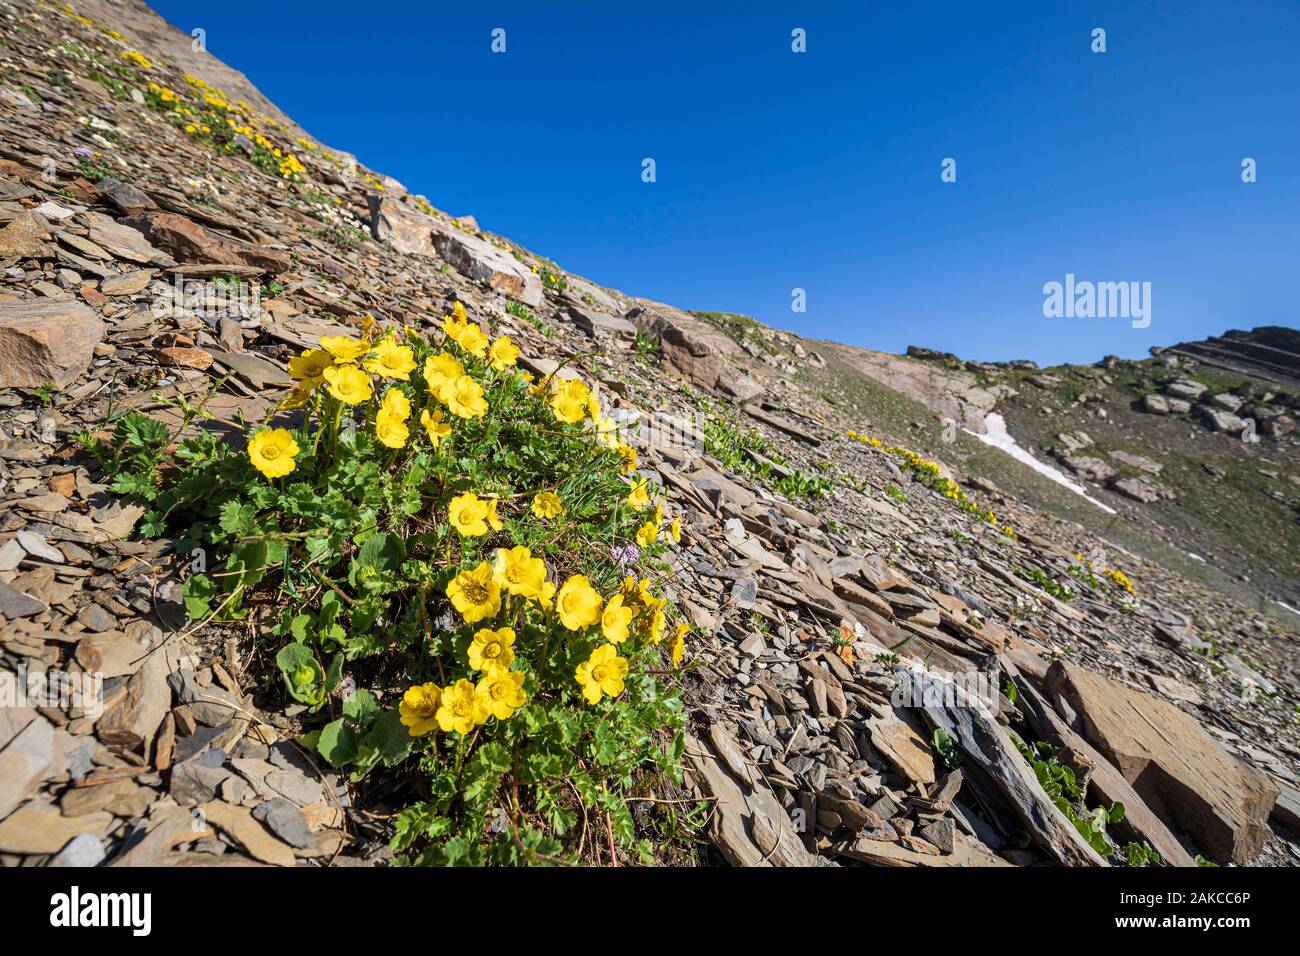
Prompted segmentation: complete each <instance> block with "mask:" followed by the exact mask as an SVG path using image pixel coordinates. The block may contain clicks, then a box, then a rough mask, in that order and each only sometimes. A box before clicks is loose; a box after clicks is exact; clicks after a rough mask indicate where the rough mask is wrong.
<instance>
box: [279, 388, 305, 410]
mask: <svg viewBox="0 0 1300 956" xmlns="http://www.w3.org/2000/svg"><path fill="white" fill-rule="evenodd" d="M310 398H311V388H309V387H308V386H305V385H300V386H298V387H297V388H295V389H294V390H293V391H292V392H290V393H289V394H288V395H286V396H285V397H284V398H282V399H280V404H278V405H276V406H275V407H276V408H278V409H279V410H281V411H292V410H293V409H295V408H305V407H306V405H307V402H308V400H309V399H310Z"/></svg>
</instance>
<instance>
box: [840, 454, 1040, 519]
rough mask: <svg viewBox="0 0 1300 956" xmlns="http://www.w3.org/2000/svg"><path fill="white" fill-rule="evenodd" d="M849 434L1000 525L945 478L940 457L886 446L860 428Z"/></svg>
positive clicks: (971, 511) (970, 510)
mask: <svg viewBox="0 0 1300 956" xmlns="http://www.w3.org/2000/svg"><path fill="white" fill-rule="evenodd" d="M846 434H847V435H848V437H849V438H851V439H853V440H854V441H856V442H861V443H862V444H864V445H869V446H870V447H872V448H879V449H881V450H882V451H885V452H888V453H889V454H891V455H893V456H894V457H896V458H901V459H902V460H903V463H904V464H906V465H907V467H908V469H909V470H911V471H912V473H913V474H915V475H916V477H917V479H918V480H919V481H921V483H922V484H925V485H927V486H929V487H930V488H933V489H934V490H935V491H937V492H939V494H941V495H943V496H944V497H945V498H946V499H948V500H949V501H951V502H953V503H954V504H955V505H957V507H959V508H960V509H961V510H962V511H965V512H966V513H967V514H971V515H974V516H975V517H976V518H979V519H980V520H981V521H984V522H986V523H988V524H991V525H993V526H994V527H995V528H996V527H997V524H998V519H997V516H996V515H995V514H994V513H993V512H992V511H990V510H989V509H987V508H981V507H980V506H979V505H977V504H976V503H975V502H974V501H973V500H972V499H971V498H970V496H969V495H967V494H966V492H964V491H962V490H961V486H960V485H958V484H957V482H955V481H953V480H952V479H951V478H945V477H944V476H943V474H942V473H941V472H942V467H941V466H940V464H939V463H938V462H937V461H931V460H930V459H928V458H922V457H921V456H920V455H918V454H917V453H916V452H914V451H910V450H909V449H906V448H902V447H900V446H898V445H890V446H886V445H885V444H884V442H882V441H881V440H880V439H879V438H875V437H873V436H871V435H866V434H863V433H861V432H857V431H853V430H850V431H848V432H846ZM1002 530H1003V533H1005V534H1006V535H1008V536H1009V537H1012V538H1014V537H1015V536H1016V535H1015V532H1014V531H1013V530H1011V526H1010V525H1007V526H1006V527H1005V528H1003V529H1002Z"/></svg>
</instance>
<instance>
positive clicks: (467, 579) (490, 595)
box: [447, 561, 501, 624]
mask: <svg viewBox="0 0 1300 956" xmlns="http://www.w3.org/2000/svg"><path fill="white" fill-rule="evenodd" d="M447 597H448V599H449V600H450V601H451V604H452V607H454V608H455V609H456V610H457V611H459V612H460V614H461V616H462V617H463V618H465V623H466V624H477V623H478V622H479V621H481V620H483V619H484V618H485V617H492V616H493V615H494V614H496V613H497V611H499V610H501V586H500V585H498V584H497V582H496V576H495V575H494V574H493V573H492V565H490V564H488V563H487V562H486V561H483V562H481V563H480V564H479V566H478V567H476V568H475V569H474V570H473V571H462V572H461V573H460V574H458V575H456V577H455V578H454V579H452V582H451V583H450V584H448V585H447Z"/></svg>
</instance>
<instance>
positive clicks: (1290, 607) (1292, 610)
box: [1273, 600, 1300, 614]
mask: <svg viewBox="0 0 1300 956" xmlns="http://www.w3.org/2000/svg"><path fill="white" fill-rule="evenodd" d="M1273 603H1274V604H1276V605H1277V606H1278V607H1284V608H1286V609H1287V610H1288V611H1290V612H1291V613H1292V614H1300V611H1297V610H1296V609H1295V608H1293V607H1292V606H1291V605H1290V604H1287V603H1286V602H1285V601H1276V600H1275V601H1274V602H1273Z"/></svg>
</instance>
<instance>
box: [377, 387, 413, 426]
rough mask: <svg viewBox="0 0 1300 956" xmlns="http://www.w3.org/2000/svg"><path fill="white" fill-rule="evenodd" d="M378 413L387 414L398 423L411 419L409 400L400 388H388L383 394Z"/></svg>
mask: <svg viewBox="0 0 1300 956" xmlns="http://www.w3.org/2000/svg"><path fill="white" fill-rule="evenodd" d="M380 411H385V412H388V413H389V414H391V415H393V416H394V417H395V418H397V419H399V420H400V421H406V420H407V419H408V418H410V417H411V400H410V399H409V398H407V397H406V393H405V392H403V391H402V390H401V389H400V388H390V389H389V390H388V391H386V392H385V393H384V401H383V403H382V404H381V405H380Z"/></svg>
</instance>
